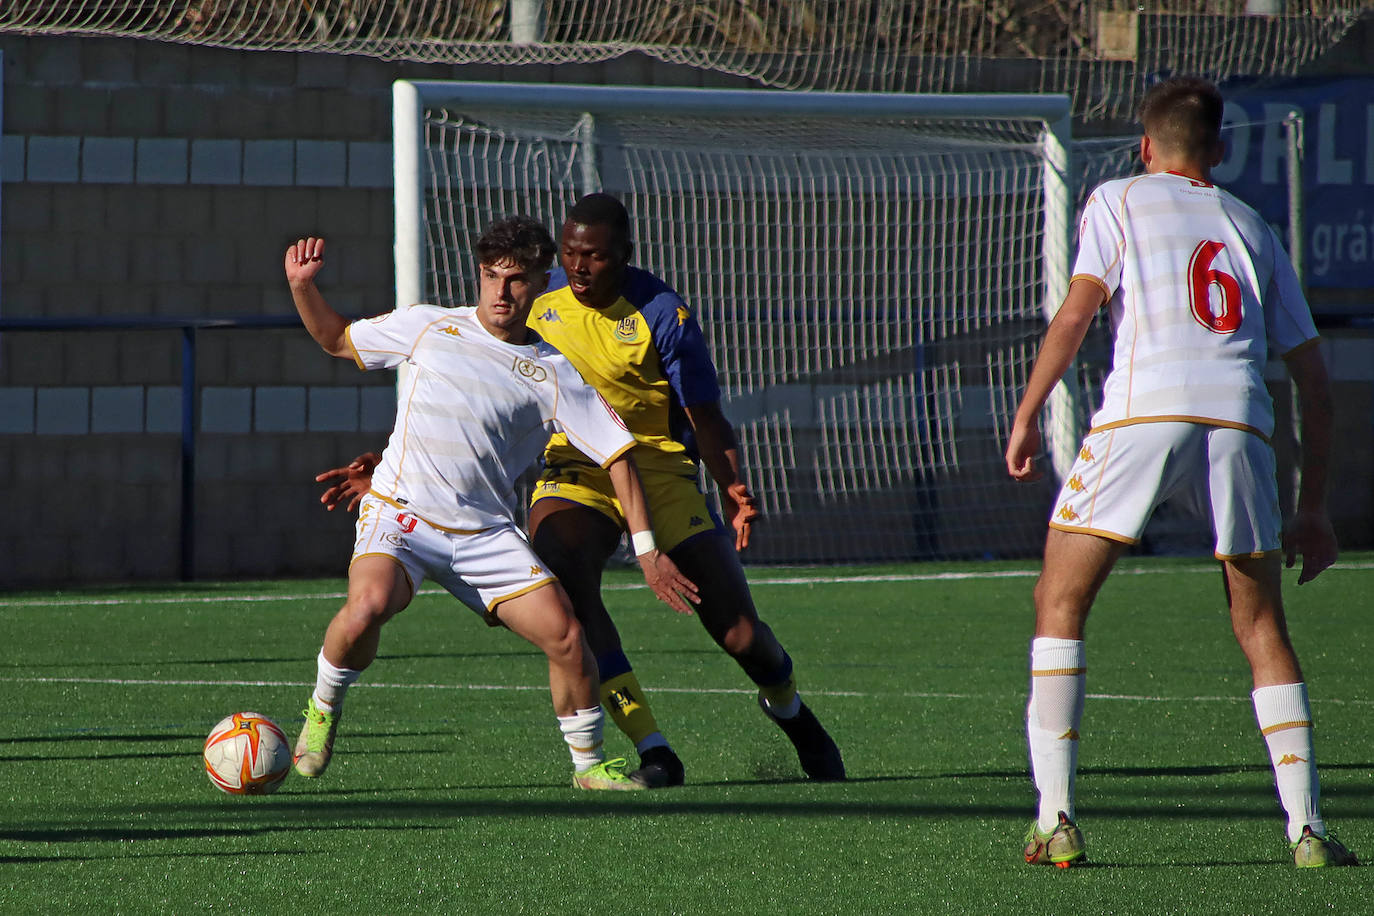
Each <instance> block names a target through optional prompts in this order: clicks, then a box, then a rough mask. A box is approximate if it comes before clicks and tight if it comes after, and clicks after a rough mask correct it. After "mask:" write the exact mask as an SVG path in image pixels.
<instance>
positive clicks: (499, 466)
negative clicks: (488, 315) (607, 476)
mask: <svg viewBox="0 0 1374 916" xmlns="http://www.w3.org/2000/svg"><path fill="white" fill-rule="evenodd" d="M476 312H477V310H476V309H475V308H472V307H466V308H454V309H451V308H442V307H439V306H434V305H415V306H411V307H410V308H408V309H402V310H398V311H395V312H390V313H388V314H386V315H381V316H379V317H377V318H370V319H367V320H364V321H356V322H354V323H353V324H351V325H349V326H348V341H349V344H350V345H351V346H352V347H353V351H354V359H355V360H356V361H357V363H358V365H359V367H361V368H363V369H380V368H394V367H396V366H399V365H400V364H401V363H409V364H410V365H411V370H410V372H408V373H407V374H406V376H407V377H406V381H405V382H404V384H403V385H402V387H401V390H400V392H399V395H398V398H397V405H396V425H395V427H394V428H393V429H392V431H391V438H390V439H389V440H388V442H387V446H386V450H385V451H384V452H383V453H382V461H381V464H379V465H378V466H377V469H376V471H375V472H374V473H373V475H372V491H373V492H374V493H376V494H377V495H378V496H381V497H382V498H384V499H386V500H388V501H390V502H392V503H394V504H396V505H399V506H402V507H404V508H405V509H407V510H408V511H410V512H413V513H414V514H415V515H417V516H419V517H420V518H422V519H424V520H425V521H427V522H429V523H430V524H431V525H433V526H435V527H437V528H442V529H445V530H449V531H457V532H472V531H479V530H481V529H485V528H488V527H491V526H493V525H500V524H507V523H509V522H511V520H512V519H513V518H514V517H515V511H514V496H515V492H514V490H515V479H516V478H517V477H519V475H520V474H521V473H522V472H523V471H524V470H525V469H526V468H528V467H529V466H530V465H531V464H533V463H534V462H535V461H536V460H537V459H538V458H539V456H540V455H541V454H542V453H543V451H544V444H545V443H546V442H548V440H549V436H550V435H551V434H552V433H555V432H561V433H566V434H567V436H568V439H569V440H570V441H571V442H572V443H573V444H574V445H576V446H577V447H578V448H579V449H581V450H582V451H583V452H584V453H585V454H586V455H587V457H589V458H591V459H592V461H594V462H596V463H597V464H598V465H601V466H602V467H605V466H606V465H608V464H610V463H611V462H612V461H614V460H615V459H616V458H618V457H620V455H622V454H623V453H624V452H626V451H628V450H629V448H630V447H631V446H632V445H634V437H633V436H631V435H630V433H629V431H628V430H626V428H625V424H624V423H623V422H622V421H621V419H620V418H619V417H618V416H616V415H615V413H614V412H613V411H612V410H611V409H610V407H608V406H607V405H606V402H605V401H603V400H602V399H601V396H600V395H598V394H597V393H596V391H595V390H594V389H592V388H591V387H590V386H589V385H587V383H586V382H584V381H583V380H582V376H580V375H578V374H577V370H576V369H574V368H573V367H572V364H571V363H569V362H568V361H567V359H565V358H564V357H563V355H562V354H561V353H559V352H558V351H557V350H555V349H554V348H553V347H552V346H551V345H549V344H548V343H545V342H544V341H543V340H542V339H541V338H539V337H538V336H537V335H535V334H534V333H533V332H531V343H528V344H525V345H515V344H509V343H506V342H504V341H501V340H498V339H497V338H495V337H493V336H492V335H491V334H490V333H488V332H487V330H486V329H485V328H484V327H482V325H481V323H480V322H479V321H478V320H477V314H476Z"/></svg>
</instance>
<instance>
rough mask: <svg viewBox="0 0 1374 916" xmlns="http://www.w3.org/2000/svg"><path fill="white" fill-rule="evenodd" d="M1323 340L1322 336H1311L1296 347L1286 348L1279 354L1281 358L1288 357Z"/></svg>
mask: <svg viewBox="0 0 1374 916" xmlns="http://www.w3.org/2000/svg"><path fill="white" fill-rule="evenodd" d="M1321 340H1322V339H1321V338H1320V337H1309V338H1307V339H1306V340H1304V341H1303V342H1302V343H1300V344H1298V345H1297V346H1296V347H1290V348H1289V349H1287V350H1285V351H1284V352H1283V353H1281V354H1280V355H1279V359H1287V358H1288V357H1290V356H1297V355H1298V354H1299V353H1301V352H1303V351H1304V350H1307V349H1309V348H1311V347H1315V346H1316V345H1317V344H1319V343H1321Z"/></svg>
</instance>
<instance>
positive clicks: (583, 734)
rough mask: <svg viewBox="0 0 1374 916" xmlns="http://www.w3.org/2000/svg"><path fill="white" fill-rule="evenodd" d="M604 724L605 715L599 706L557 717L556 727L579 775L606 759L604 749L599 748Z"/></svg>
mask: <svg viewBox="0 0 1374 916" xmlns="http://www.w3.org/2000/svg"><path fill="white" fill-rule="evenodd" d="M605 724H606V714H605V713H603V712H602V711H601V707H600V706H593V707H592V708H591V709H579V710H577V711H576V712H574V713H573V714H572V715H570V716H559V717H558V727H559V728H560V729H561V730H562V732H563V740H564V741H566V742H568V750H569V751H570V752H571V753H572V762H573V770H575V771H576V772H578V773H581V772H582V771H583V770H586V769H589V768H590V767H594V766H596V765H597V764H598V763H600V762H601V761H603V760H605V759H606V752H605V749H604V748H603V747H602V746H601V729H602V728H603V727H604V725H605Z"/></svg>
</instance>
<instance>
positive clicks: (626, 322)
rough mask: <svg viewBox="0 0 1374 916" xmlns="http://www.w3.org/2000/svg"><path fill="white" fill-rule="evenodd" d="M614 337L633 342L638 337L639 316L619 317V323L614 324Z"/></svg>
mask: <svg viewBox="0 0 1374 916" xmlns="http://www.w3.org/2000/svg"><path fill="white" fill-rule="evenodd" d="M615 339H616V340H620V341H624V342H625V343H634V342H635V341H636V340H638V339H639V316H637V315H630V316H628V317H626V318H622V319H620V323H619V324H617V325H616V326H615Z"/></svg>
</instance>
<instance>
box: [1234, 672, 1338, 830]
mask: <svg viewBox="0 0 1374 916" xmlns="http://www.w3.org/2000/svg"><path fill="white" fill-rule="evenodd" d="M1250 698H1251V699H1252V700H1254V702H1255V720H1256V721H1257V722H1258V723H1259V728H1260V734H1262V735H1263V736H1264V743H1265V744H1266V745H1268V747H1269V762H1270V763H1271V764H1273V766H1274V785H1275V786H1276V787H1277V788H1278V792H1279V804H1281V805H1283V810H1284V812H1285V813H1286V814H1287V815H1288V841H1289V842H1290V843H1291V842H1294V841H1296V840H1297V839H1298V838H1299V837H1300V836H1302V828H1303V827H1311V828H1312V831H1313V832H1314V833H1318V834H1321V835H1322V836H1325V835H1326V825H1325V824H1324V823H1323V822H1322V816H1321V813H1320V812H1319V811H1318V808H1317V802H1318V800H1319V799H1320V797H1321V790H1320V788H1319V787H1318V784H1317V762H1316V759H1315V758H1314V757H1313V756H1312V710H1311V707H1310V706H1309V705H1308V703H1307V685H1306V684H1301V683H1300V684H1276V685H1274V686H1272V687H1260V688H1257V689H1256V690H1255V691H1254V692H1253V693H1251V694H1250Z"/></svg>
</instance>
